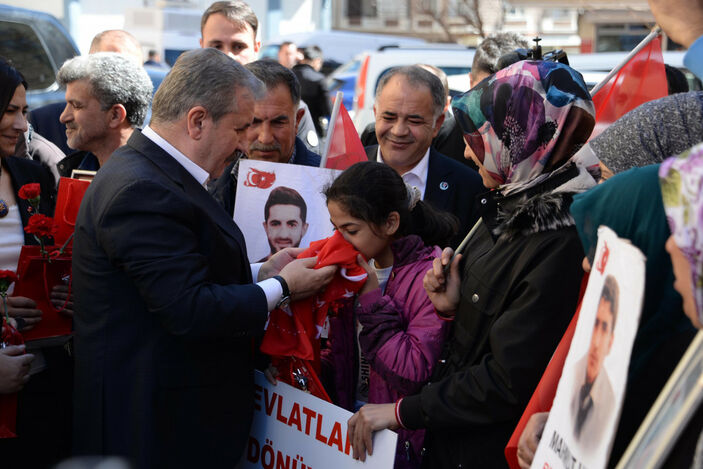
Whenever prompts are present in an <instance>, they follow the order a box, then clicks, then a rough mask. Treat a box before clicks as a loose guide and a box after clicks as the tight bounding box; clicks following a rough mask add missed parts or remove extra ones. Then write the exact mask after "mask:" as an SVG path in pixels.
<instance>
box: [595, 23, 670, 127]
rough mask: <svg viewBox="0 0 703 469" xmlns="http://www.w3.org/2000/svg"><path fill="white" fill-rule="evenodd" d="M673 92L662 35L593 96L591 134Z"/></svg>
mask: <svg viewBox="0 0 703 469" xmlns="http://www.w3.org/2000/svg"><path fill="white" fill-rule="evenodd" d="M668 92H669V87H668V84H667V80H666V71H665V69H664V58H663V57H662V49H661V36H659V37H657V38H655V39H653V40H652V41H651V42H650V43H649V44H647V46H645V47H644V48H643V49H642V50H641V51H639V52H638V53H637V55H635V56H634V57H633V58H632V59H630V61H629V62H628V63H627V64H625V66H624V67H623V68H622V69H621V70H620V71H619V72H618V73H617V75H615V76H614V77H613V78H611V79H610V81H609V82H608V83H607V84H606V85H605V86H604V87H603V88H601V89H600V91H598V92H597V93H596V94H595V95H594V96H593V104H594V106H595V108H596V126H595V128H594V129H593V133H592V134H591V138H594V137H596V136H597V135H598V134H600V133H601V132H602V131H603V130H605V129H606V128H607V127H608V126H609V125H610V124H612V123H613V122H615V121H616V120H618V119H619V118H621V117H622V116H624V115H625V114H627V113H628V112H630V111H631V110H633V109H634V108H636V107H637V106H639V105H640V104H644V103H646V102H648V101H652V100H654V99H659V98H663V97H664V96H666V95H667V94H668Z"/></svg>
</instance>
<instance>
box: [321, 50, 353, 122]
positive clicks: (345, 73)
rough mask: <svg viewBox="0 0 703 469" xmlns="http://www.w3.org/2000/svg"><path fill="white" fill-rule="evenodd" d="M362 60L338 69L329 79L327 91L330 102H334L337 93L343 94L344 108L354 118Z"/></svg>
mask: <svg viewBox="0 0 703 469" xmlns="http://www.w3.org/2000/svg"><path fill="white" fill-rule="evenodd" d="M359 68H361V60H360V59H358V58H357V59H353V60H350V61H349V62H347V63H345V64H344V65H342V66H341V67H339V68H337V69H336V70H335V71H334V72H332V73H331V74H330V76H328V77H327V89H328V90H329V95H330V100H331V101H332V102H334V97H335V96H336V94H337V91H341V92H342V93H343V98H342V102H343V103H344V107H345V108H346V109H347V111H349V114H350V115H352V116H353V112H354V89H355V88H356V77H357V76H358V75H359Z"/></svg>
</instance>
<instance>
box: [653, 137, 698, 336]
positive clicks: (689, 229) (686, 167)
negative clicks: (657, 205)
mask: <svg viewBox="0 0 703 469" xmlns="http://www.w3.org/2000/svg"><path fill="white" fill-rule="evenodd" d="M659 183H660V184H661V190H662V199H663V200H664V208H665V209H666V219H667V221H668V222H669V228H671V233H672V234H673V235H674V241H675V242H676V245H677V246H678V247H679V249H681V251H682V252H683V254H684V256H686V258H687V259H688V263H689V264H690V265H691V282H693V297H694V300H695V302H696V310H697V311H698V320H699V321H701V322H703V144H698V145H696V146H695V147H693V148H691V149H689V150H686V151H685V152H683V153H681V154H680V155H679V156H673V157H671V158H668V159H667V160H665V161H664V162H663V163H662V165H661V168H660V169H659Z"/></svg>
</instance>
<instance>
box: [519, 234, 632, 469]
mask: <svg viewBox="0 0 703 469" xmlns="http://www.w3.org/2000/svg"><path fill="white" fill-rule="evenodd" d="M592 264H593V265H592V266H591V274H590V278H589V280H588V286H587V288H586V293H585V295H584V297H583V302H582V305H581V312H580V313H579V318H578V322H577V324H576V331H575V333H574V338H573V340H572V342H571V347H570V349H569V353H568V355H567V357H566V362H565V363H564V370H563V372H562V375H561V379H560V380H559V385H558V387H557V392H556V395H555V397H554V404H553V405H552V409H551V411H550V412H549V419H548V420H547V424H546V425H545V428H544V431H543V433H542V438H541V440H540V443H539V447H538V448H537V452H536V453H535V458H534V460H533V462H532V467H533V468H540V469H541V468H543V467H550V468H553V469H557V468H586V467H587V468H591V469H595V468H603V467H605V464H606V462H607V461H608V456H609V454H610V449H611V447H612V442H613V439H614V437H615V430H616V429H617V424H618V420H619V417H620V410H621V408H622V400H623V396H624V393H625V385H626V381H627V370H628V367H629V364H630V355H631V353H632V344H633V342H634V340H635V334H636V332H637V327H638V324H639V318H640V313H641V310H642V298H643V294H644V275H645V258H644V256H643V255H642V253H641V251H640V250H639V249H637V248H636V247H635V246H633V245H632V244H630V242H629V241H627V240H624V239H621V238H618V236H617V235H616V234H615V233H614V232H613V231H612V230H611V229H610V228H607V227H605V226H601V227H600V228H599V229H598V245H597V247H596V255H595V256H594V259H593V262H592Z"/></svg>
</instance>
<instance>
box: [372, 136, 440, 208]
mask: <svg viewBox="0 0 703 469" xmlns="http://www.w3.org/2000/svg"><path fill="white" fill-rule="evenodd" d="M376 161H378V162H379V163H385V161H383V156H382V155H381V145H379V146H378V151H377V153H376ZM429 165H430V147H427V151H426V152H425V156H423V157H422V159H421V160H420V161H418V163H417V164H416V165H415V166H414V167H413V168H412V169H411V170H410V171H407V172H406V173H403V174H401V175H400V176H401V177H402V178H403V181H405V182H407V183H408V184H410V185H411V186H414V187H417V188H418V190H419V191H420V198H421V199H423V200H424V199H425V187H427V170H428V167H429Z"/></svg>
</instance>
